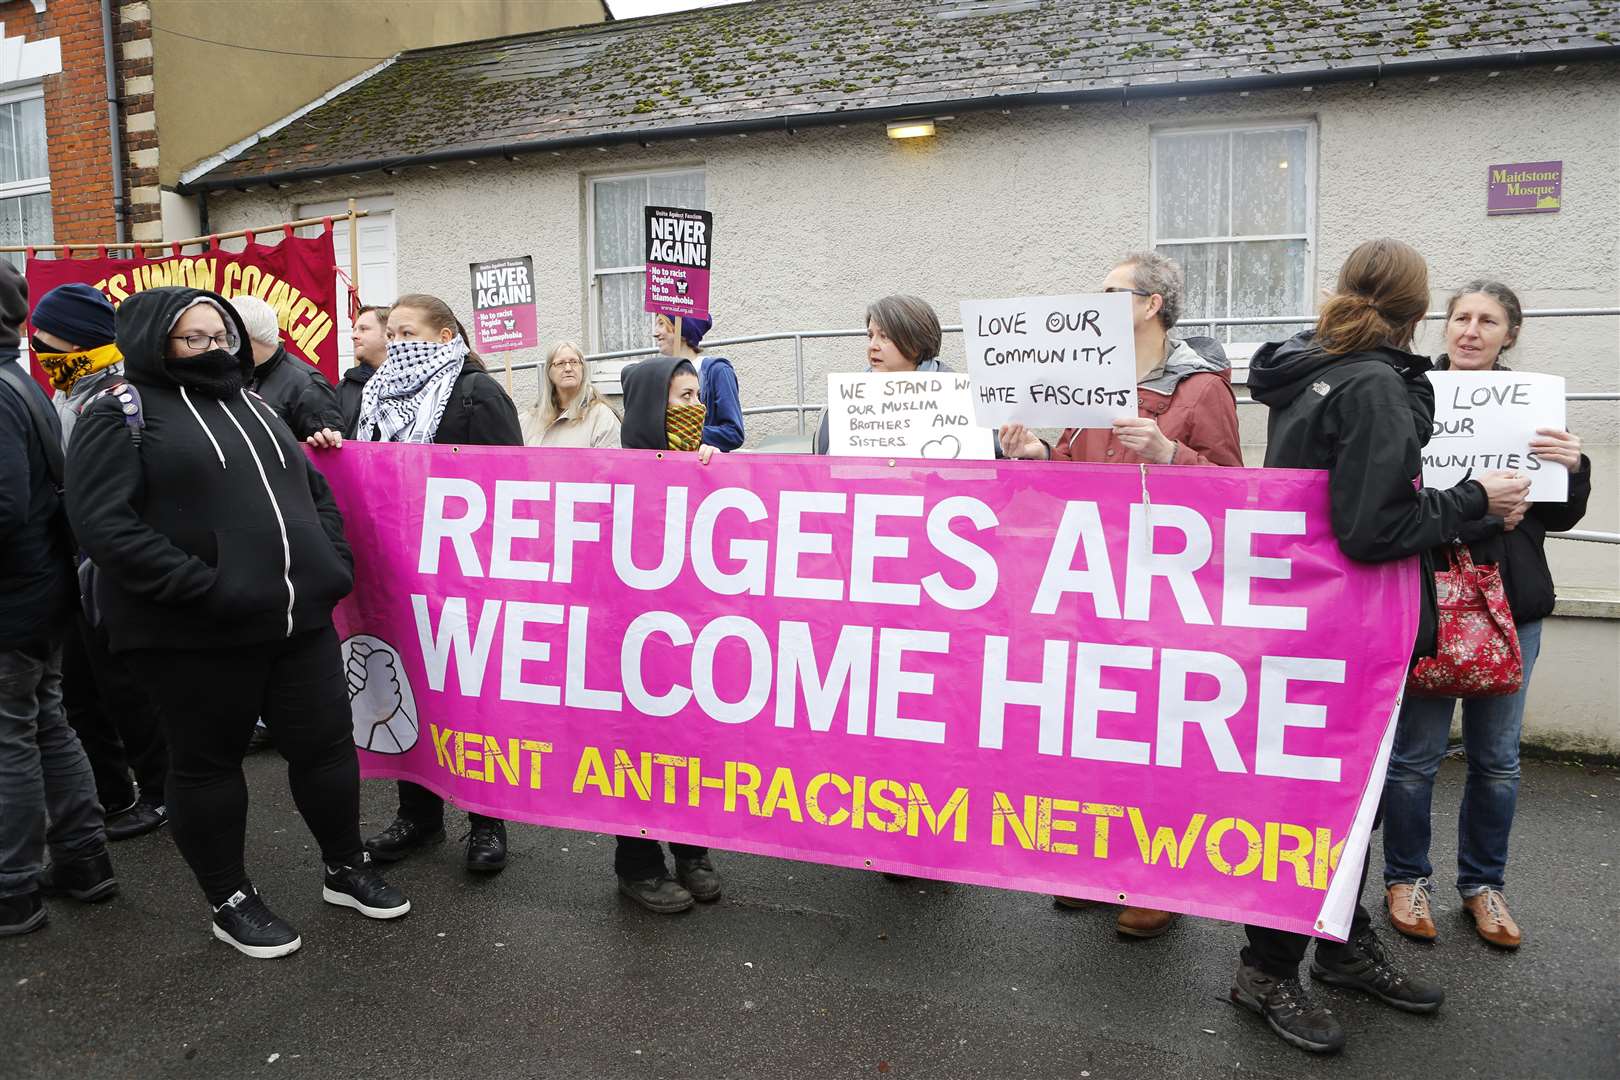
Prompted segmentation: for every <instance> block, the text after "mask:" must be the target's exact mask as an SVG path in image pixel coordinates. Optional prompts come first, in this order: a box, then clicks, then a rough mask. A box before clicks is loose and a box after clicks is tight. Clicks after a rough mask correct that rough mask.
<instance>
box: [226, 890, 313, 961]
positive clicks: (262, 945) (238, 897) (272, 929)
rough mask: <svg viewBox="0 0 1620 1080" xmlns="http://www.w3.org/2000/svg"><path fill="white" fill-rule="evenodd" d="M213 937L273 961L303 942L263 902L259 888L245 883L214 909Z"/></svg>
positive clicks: (257, 957) (246, 953) (255, 956)
mask: <svg viewBox="0 0 1620 1080" xmlns="http://www.w3.org/2000/svg"><path fill="white" fill-rule="evenodd" d="M214 936H215V937H217V938H218V939H219V940H221V941H223V942H224V943H225V944H227V945H229V946H231V947H232V948H233V949H236V950H237V951H238V952H240V953H242V954H243V955H246V956H251V957H253V958H254V959H255V960H273V959H274V958H276V957H278V956H286V955H287V954H288V953H294V952H297V951H298V950H299V948H300V947H302V946H303V944H304V939H303V938H301V937H299V936H298V931H297V930H294V929H293V928H292V926H291V925H289V924H288V923H287V921H286V920H285V919H283V918H282V917H281V916H279V915H277V914H276V913H275V912H273V911H271V910H270V908H269V907H267V906H266V905H265V902H264V898H263V897H261V896H260V895H259V890H258V889H255V888H254V887H253V886H252V885H244V886H243V887H242V888H240V889H238V890H236V891H235V892H234V893H232V894H231V897H230V899H229V900H226V901H225V902H224V903H223V904H221V905H219V907H217V908H215V909H214Z"/></svg>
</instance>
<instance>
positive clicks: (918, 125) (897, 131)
mask: <svg viewBox="0 0 1620 1080" xmlns="http://www.w3.org/2000/svg"><path fill="white" fill-rule="evenodd" d="M933 133H934V122H933V121H932V120H901V121H899V122H897V123H893V124H890V125H889V138H891V139H926V138H928V137H929V136H930V135H932V134H933Z"/></svg>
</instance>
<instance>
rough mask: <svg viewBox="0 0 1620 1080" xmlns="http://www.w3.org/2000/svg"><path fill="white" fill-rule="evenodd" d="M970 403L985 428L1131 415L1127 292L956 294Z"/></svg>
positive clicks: (1132, 351)
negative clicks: (971, 297)
mask: <svg viewBox="0 0 1620 1080" xmlns="http://www.w3.org/2000/svg"><path fill="white" fill-rule="evenodd" d="M961 309H962V344H963V346H964V347H965V348H966V350H967V371H968V374H969V375H971V376H972V377H973V409H974V416H975V417H976V418H977V419H978V422H979V423H981V424H983V425H985V426H986V427H999V426H1001V425H1002V424H1006V423H1020V424H1029V425H1032V426H1038V427H1060V428H1062V427H1075V428H1083V427H1107V426H1109V424H1110V423H1111V422H1113V421H1114V420H1115V419H1117V418H1119V417H1122V416H1135V415H1136V336H1135V333H1134V331H1133V329H1132V327H1131V296H1130V294H1129V293H1092V294H1080V295H1073V296H1025V297H1019V298H1017V299H1012V300H964V301H962V305H961Z"/></svg>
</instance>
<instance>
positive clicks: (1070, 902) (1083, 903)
mask: <svg viewBox="0 0 1620 1080" xmlns="http://www.w3.org/2000/svg"><path fill="white" fill-rule="evenodd" d="M1052 903H1054V904H1056V905H1057V906H1058V907H1066V908H1073V909H1074V910H1075V911H1082V910H1084V909H1086V908H1088V907H1095V906H1096V904H1097V901H1095V900H1087V899H1086V898H1085V897H1083V896H1056V895H1054V896H1053V897H1052Z"/></svg>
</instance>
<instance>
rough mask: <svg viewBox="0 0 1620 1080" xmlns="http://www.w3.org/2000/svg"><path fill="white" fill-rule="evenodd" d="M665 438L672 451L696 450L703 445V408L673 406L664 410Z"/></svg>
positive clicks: (698, 406)
mask: <svg viewBox="0 0 1620 1080" xmlns="http://www.w3.org/2000/svg"><path fill="white" fill-rule="evenodd" d="M664 437H665V438H666V439H667V440H668V441H669V448H670V449H671V450H696V449H697V448H698V447H700V446H702V445H703V406H702V405H671V406H669V407H668V408H666V409H665V410H664Z"/></svg>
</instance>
